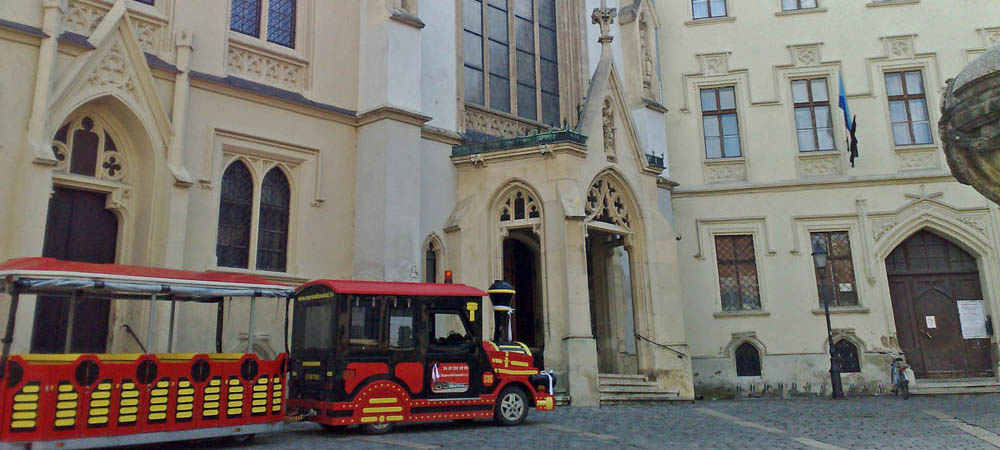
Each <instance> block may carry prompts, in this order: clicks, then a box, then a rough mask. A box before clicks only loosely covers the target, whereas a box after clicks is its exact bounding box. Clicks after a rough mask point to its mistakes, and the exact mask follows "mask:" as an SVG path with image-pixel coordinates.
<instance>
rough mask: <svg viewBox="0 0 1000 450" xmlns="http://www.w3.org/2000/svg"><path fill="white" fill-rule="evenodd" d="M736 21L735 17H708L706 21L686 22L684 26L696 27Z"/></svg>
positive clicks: (694, 20)
mask: <svg viewBox="0 0 1000 450" xmlns="http://www.w3.org/2000/svg"><path fill="white" fill-rule="evenodd" d="M735 21H736V18H735V17H733V16H723V17H706V18H704V19H693V20H689V21H687V22H684V25H687V26H689V27H694V26H698V25H711V24H715V23H728V22H735Z"/></svg>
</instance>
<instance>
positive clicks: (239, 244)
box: [215, 161, 253, 269]
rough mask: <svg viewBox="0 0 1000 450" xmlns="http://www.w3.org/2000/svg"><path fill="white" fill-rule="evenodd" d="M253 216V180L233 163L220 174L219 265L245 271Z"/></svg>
mask: <svg viewBox="0 0 1000 450" xmlns="http://www.w3.org/2000/svg"><path fill="white" fill-rule="evenodd" d="M252 214H253V177H252V176H251V175H250V170H249V169H247V166H246V165H245V164H243V163H242V162H240V161H236V162H234V163H232V164H231V165H230V166H229V167H228V168H227V169H226V172H225V173H224V174H223V175H222V199H221V201H220V204H219V236H218V238H217V243H216V246H215V256H216V258H217V260H218V263H217V264H218V265H219V266H221V267H238V268H244V269H245V268H247V263H248V262H249V257H250V220H251V215H252Z"/></svg>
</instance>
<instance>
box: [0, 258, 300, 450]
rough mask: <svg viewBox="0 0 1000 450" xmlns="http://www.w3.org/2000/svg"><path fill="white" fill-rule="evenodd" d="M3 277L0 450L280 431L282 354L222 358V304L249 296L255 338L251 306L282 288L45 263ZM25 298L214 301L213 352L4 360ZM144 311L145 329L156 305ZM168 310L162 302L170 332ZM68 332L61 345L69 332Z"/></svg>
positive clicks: (14, 265) (32, 261) (4, 269)
mask: <svg viewBox="0 0 1000 450" xmlns="http://www.w3.org/2000/svg"><path fill="white" fill-rule="evenodd" d="M0 277H2V278H0V288H2V289H3V291H4V292H5V293H7V294H9V295H10V296H11V304H10V312H9V317H8V320H7V328H6V332H5V336H4V340H3V353H2V356H0V380H2V383H0V448H31V449H39V448H104V447H111V446H116V445H128V444H139V443H149V442H164V441H172V440H188V439H198V438H211V437H220V436H243V437H247V436H252V435H253V434H254V433H261V432H267V431H274V430H279V429H281V427H282V426H283V424H284V418H285V410H284V399H285V372H286V367H287V364H286V355H285V354H281V355H278V357H277V358H275V359H273V360H262V359H260V358H259V357H257V355H255V354H252V353H247V354H243V353H222V352H221V348H220V347H221V342H222V339H221V337H222V324H223V320H222V318H223V313H224V309H223V302H222V300H223V298H225V297H238V298H242V297H245V298H248V299H250V300H249V301H250V303H251V308H250V311H251V313H250V316H251V321H250V323H251V325H250V331H249V336H251V341H252V336H253V325H252V324H253V316H254V313H253V311H254V307H253V305H254V302H255V299H257V298H259V297H270V298H286V299H287V298H288V297H289V296H290V295H291V294H292V292H293V291H292V290H291V289H290V288H288V287H286V286H284V285H281V284H277V283H273V282H270V281H268V280H265V279H262V278H257V277H253V276H248V275H234V274H223V273H211V272H208V273H204V272H189V271H182V270H170V269H156V268H149V267H137V266H123V265H117V264H89V263H79V262H68V261H59V260H55V259H52V258H20V259H14V260H10V261H7V262H5V263H3V264H0ZM24 294H33V295H44V296H47V297H50V298H51V297H57V298H61V299H63V300H64V301H66V302H69V307H70V309H71V310H72V308H73V305H74V304H75V303H76V302H82V301H91V300H94V299H115V300H137V301H144V302H152V301H170V302H178V301H197V302H208V303H214V304H216V305H218V306H217V311H218V318H217V328H216V349H215V350H216V351H215V353H169V351H170V349H169V348H168V349H167V350H168V353H157V354H153V353H151V352H147V351H146V349H145V348H144V349H143V353H136V354H24V355H9V352H10V344H11V338H12V336H13V333H14V317H15V315H16V312H17V307H18V302H19V298H20V296H21V295H24ZM172 306H173V303H172ZM150 311H151V313H150V316H149V324H150V329H152V328H153V327H152V325H153V324H154V323H155V322H156V318H155V316H154V315H153V311H155V308H150ZM173 311H174V308H173V307H171V316H170V318H169V320H170V323H171V329H170V335H171V336H172V335H173V326H172V324H173V322H174V317H173ZM70 317H71V318H72V314H71V315H70ZM74 325H75V326H86V325H87V324H73V323H72V320H71V322H70V324H69V325H68V328H69V330H72V327H73V326H74ZM67 336H68V337H67V344H66V347H67V348H69V341H70V338H69V337H70V336H72V333H71V332H68V333H67ZM151 336H152V335H151V334H150V335H148V336H147V340H146V343H147V344H148V343H149V342H150V341H151ZM140 345H142V344H141V343H140ZM251 348H252V342H251ZM150 350H152V349H150Z"/></svg>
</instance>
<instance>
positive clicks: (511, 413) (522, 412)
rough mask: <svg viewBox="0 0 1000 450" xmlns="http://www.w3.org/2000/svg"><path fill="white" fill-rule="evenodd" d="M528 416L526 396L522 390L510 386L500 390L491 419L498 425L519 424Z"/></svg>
mask: <svg viewBox="0 0 1000 450" xmlns="http://www.w3.org/2000/svg"><path fill="white" fill-rule="evenodd" d="M526 417H528V396H527V395H525V394H524V390H523V389H521V388H519V387H515V386H511V387H508V388H506V389H504V390H503V391H502V392H500V396H499V397H498V398H497V404H496V407H495V410H494V412H493V420H494V421H496V423H497V425H500V426H505V427H509V426H513V425H520V424H521V423H522V422H524V419H525V418H526Z"/></svg>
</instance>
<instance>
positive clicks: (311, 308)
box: [292, 286, 336, 351]
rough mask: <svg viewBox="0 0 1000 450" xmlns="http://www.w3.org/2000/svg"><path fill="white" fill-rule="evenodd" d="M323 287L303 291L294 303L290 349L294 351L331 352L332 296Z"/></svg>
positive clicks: (329, 291) (332, 294)
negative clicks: (293, 321)
mask: <svg viewBox="0 0 1000 450" xmlns="http://www.w3.org/2000/svg"><path fill="white" fill-rule="evenodd" d="M335 295H336V294H334V293H333V291H331V290H330V289H329V288H327V287H325V286H313V287H311V288H306V289H303V290H302V292H301V293H300V294H299V295H298V297H297V298H296V302H295V323H294V326H293V327H292V349H294V350H295V351H309V350H332V349H333V330H334V306H335V304H334V301H333V300H334V296H335Z"/></svg>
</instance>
